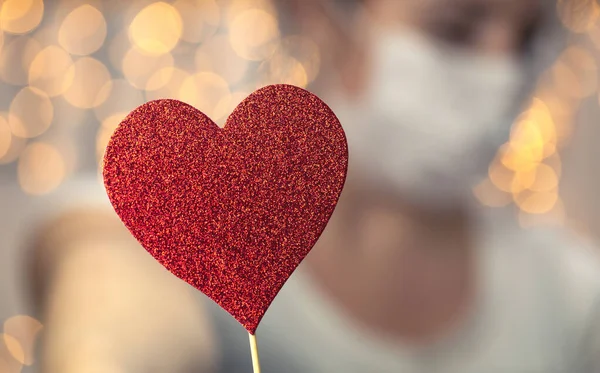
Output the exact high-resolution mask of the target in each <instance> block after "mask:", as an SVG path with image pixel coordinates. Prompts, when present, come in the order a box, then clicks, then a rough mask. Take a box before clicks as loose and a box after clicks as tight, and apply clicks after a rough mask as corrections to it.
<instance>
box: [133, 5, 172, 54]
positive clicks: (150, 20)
mask: <svg viewBox="0 0 600 373" xmlns="http://www.w3.org/2000/svg"><path fill="white" fill-rule="evenodd" d="M182 32H183V21H182V19H181V16H180V14H179V12H178V11H177V9H175V8H174V7H173V6H172V5H170V4H167V3H165V2H162V1H161V2H156V3H152V4H150V5H148V6H147V7H145V8H144V9H142V10H141V11H140V12H139V13H138V14H137V15H136V16H135V18H134V19H133V21H132V22H131V25H130V26H129V38H130V39H131V42H132V43H133V44H135V45H136V46H137V47H138V48H140V49H141V50H143V51H145V52H146V53H150V54H163V53H167V52H170V51H171V50H172V49H173V48H174V47H175V46H176V45H177V43H178V42H179V38H180V37H181V34H182Z"/></svg>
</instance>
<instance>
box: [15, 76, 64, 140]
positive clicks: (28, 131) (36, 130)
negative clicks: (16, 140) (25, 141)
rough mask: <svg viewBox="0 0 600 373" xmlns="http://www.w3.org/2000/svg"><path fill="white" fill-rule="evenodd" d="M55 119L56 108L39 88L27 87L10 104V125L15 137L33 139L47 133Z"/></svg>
mask: <svg viewBox="0 0 600 373" xmlns="http://www.w3.org/2000/svg"><path fill="white" fill-rule="evenodd" d="M53 117H54V106H53V105H52V101H50V98H49V97H48V95H47V94H45V93H44V92H42V91H40V90H39V89H37V88H33V87H25V88H23V89H21V90H20V91H19V93H17V94H16V95H15V98H14V99H13V100H12V102H11V104H10V111H9V114H8V124H9V125H10V128H11V131H12V133H13V135H15V136H18V137H23V138H31V137H36V136H39V135H41V134H42V133H44V132H46V130H47V129H48V127H50V123H52V118H53Z"/></svg>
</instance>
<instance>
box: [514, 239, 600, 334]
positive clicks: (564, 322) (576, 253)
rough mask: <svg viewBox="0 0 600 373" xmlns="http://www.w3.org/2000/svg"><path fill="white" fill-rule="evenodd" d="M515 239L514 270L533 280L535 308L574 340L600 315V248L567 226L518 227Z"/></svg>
mask: <svg viewBox="0 0 600 373" xmlns="http://www.w3.org/2000/svg"><path fill="white" fill-rule="evenodd" d="M514 238H515V239H517V240H518V241H513V242H514V248H516V249H517V250H515V251H520V252H519V253H514V251H513V253H514V254H515V255H516V256H517V257H518V258H520V259H521V261H520V263H519V260H517V261H516V264H517V266H519V265H520V267H519V269H518V270H517V271H521V272H527V275H526V276H524V278H526V279H527V280H528V281H531V282H534V283H536V286H533V287H531V289H534V290H535V293H532V294H530V296H531V297H532V298H534V299H537V300H538V302H537V303H536V304H537V305H538V306H539V307H540V309H539V310H537V311H539V312H542V313H543V314H544V317H545V318H546V319H547V320H552V323H555V327H559V326H560V328H561V329H562V330H563V331H564V332H565V337H571V338H573V342H574V343H576V341H577V340H579V339H580V337H581V336H582V335H584V334H585V333H586V328H588V325H589V323H590V322H591V321H590V320H592V319H596V318H598V316H600V315H598V310H599V308H598V306H599V305H600V248H598V247H597V246H596V245H595V244H594V243H593V242H592V241H590V240H588V239H586V238H584V237H582V236H579V235H577V234H575V233H574V232H571V231H569V230H567V229H550V228H535V229H527V230H520V231H519V232H517V234H516V235H515V236H514ZM511 251H512V250H511ZM507 271H508V272H510V268H508V269H507Z"/></svg>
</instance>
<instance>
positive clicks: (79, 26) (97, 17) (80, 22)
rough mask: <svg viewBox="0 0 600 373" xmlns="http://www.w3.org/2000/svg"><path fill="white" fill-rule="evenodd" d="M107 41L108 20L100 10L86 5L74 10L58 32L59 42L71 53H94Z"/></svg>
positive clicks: (81, 54)
mask: <svg viewBox="0 0 600 373" xmlns="http://www.w3.org/2000/svg"><path fill="white" fill-rule="evenodd" d="M105 39H106V20H105V19H104V16H103V15H102V12H100V11H99V10H98V9H96V8H94V7H93V6H91V5H89V4H84V5H81V6H79V7H78V8H75V9H73V11H71V12H70V13H69V14H68V15H67V16H66V17H65V19H64V20H63V22H62V24H61V25H60V29H59V30H58V42H59V43H60V45H61V46H62V47H63V48H64V49H65V50H67V51H68V52H69V53H71V54H74V55H80V56H83V55H88V54H91V53H94V52H95V51H97V50H98V49H100V47H101V46H102V44H104V40H105Z"/></svg>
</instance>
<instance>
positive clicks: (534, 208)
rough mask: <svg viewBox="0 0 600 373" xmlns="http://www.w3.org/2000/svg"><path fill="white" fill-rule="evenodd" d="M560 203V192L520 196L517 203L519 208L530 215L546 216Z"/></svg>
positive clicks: (516, 200)
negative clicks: (545, 214)
mask: <svg viewBox="0 0 600 373" xmlns="http://www.w3.org/2000/svg"><path fill="white" fill-rule="evenodd" d="M557 201H558V192H557V191H556V190H554V191H548V192H536V193H523V194H520V195H519V196H518V197H517V198H516V199H515V202H516V204H517V206H519V208H520V209H521V210H523V211H524V212H526V213H528V214H544V213H547V212H549V211H550V210H552V208H553V207H554V205H555V204H556V202H557Z"/></svg>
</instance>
